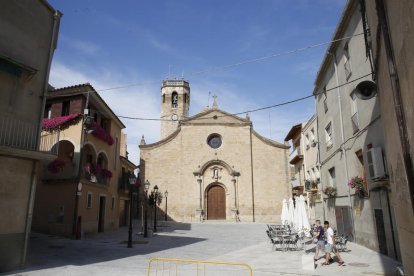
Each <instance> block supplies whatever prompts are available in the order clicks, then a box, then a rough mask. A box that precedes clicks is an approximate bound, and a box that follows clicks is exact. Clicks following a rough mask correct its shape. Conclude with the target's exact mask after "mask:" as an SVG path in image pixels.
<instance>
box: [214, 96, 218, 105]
mask: <svg viewBox="0 0 414 276" xmlns="http://www.w3.org/2000/svg"><path fill="white" fill-rule="evenodd" d="M213 108H218V105H217V96H216V95H215V94H214V95H213Z"/></svg>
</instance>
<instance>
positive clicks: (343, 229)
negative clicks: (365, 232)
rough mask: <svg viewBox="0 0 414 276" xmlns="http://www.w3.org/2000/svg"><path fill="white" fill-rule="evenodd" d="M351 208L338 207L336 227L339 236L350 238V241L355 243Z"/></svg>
mask: <svg viewBox="0 0 414 276" xmlns="http://www.w3.org/2000/svg"><path fill="white" fill-rule="evenodd" d="M351 212H352V211H351V208H350V207H349V206H336V207H335V216H336V227H337V229H336V230H337V231H338V233H337V235H338V236H341V235H345V236H348V240H350V241H354V235H353V232H354V224H353V223H352V216H351Z"/></svg>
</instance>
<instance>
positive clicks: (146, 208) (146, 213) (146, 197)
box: [144, 179, 150, 238]
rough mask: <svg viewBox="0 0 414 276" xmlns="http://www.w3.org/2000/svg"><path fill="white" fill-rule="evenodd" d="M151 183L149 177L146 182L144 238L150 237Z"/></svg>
mask: <svg viewBox="0 0 414 276" xmlns="http://www.w3.org/2000/svg"><path fill="white" fill-rule="evenodd" d="M149 186H150V183H149V181H148V179H147V180H146V181H145V183H144V189H145V216H144V238H148V189H149Z"/></svg>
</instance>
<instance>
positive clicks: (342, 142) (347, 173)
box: [328, 52, 356, 240]
mask: <svg viewBox="0 0 414 276" xmlns="http://www.w3.org/2000/svg"><path fill="white" fill-rule="evenodd" d="M328 53H329V52H328ZM329 54H330V55H331V56H332V57H333V58H334V67H335V79H336V86H337V88H336V91H337V93H338V104H339V117H340V119H341V120H340V122H341V152H342V153H343V155H344V161H345V175H346V179H347V181H348V179H349V171H348V159H347V155H346V150H345V144H344V143H345V136H344V122H343V121H344V118H343V116H342V103H341V88H340V85H339V78H338V61H337V59H336V55H335V53H334V54H332V53H329ZM347 187H348V200H349V206H350V207H351V218H352V235H353V236H354V240H356V237H355V224H354V212H353V206H352V200H351V190H350V187H349V186H348V185H347Z"/></svg>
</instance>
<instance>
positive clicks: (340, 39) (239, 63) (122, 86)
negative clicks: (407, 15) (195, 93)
mask: <svg viewBox="0 0 414 276" xmlns="http://www.w3.org/2000/svg"><path fill="white" fill-rule="evenodd" d="M363 34H364V32H362V33H358V34H354V35H350V36H345V37H342V38H338V39H334V40H331V41H328V42H322V43H317V44H313V45H308V46H305V47H302V48H297V49H293V50H288V51H284V52H279V53H274V54H270V55H267V56H263V57H258V58H254V59H248V60H244V61H240V62H236V63H232V64H226V65H223V66H217V67H212V68H209V69H204V70H200V71H196V72H193V73H189V74H188V75H187V76H194V75H202V74H207V73H210V72H214V71H221V70H226V69H230V68H234V67H238V66H241V65H245V64H250V63H256V62H261V61H265V60H268V59H272V58H276V57H280V56H285V55H290V54H296V53H299V52H303V51H305V50H308V49H312V48H316V47H320V46H324V45H328V44H331V43H335V42H339V41H342V40H346V39H350V38H352V37H355V36H360V35H363ZM156 83H159V81H148V82H137V83H131V84H125V85H120V86H114V87H109V88H102V89H96V91H97V92H102V91H110V90H118V89H123V88H129V87H134V86H141V85H146V84H156ZM85 93H86V92H85Z"/></svg>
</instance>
